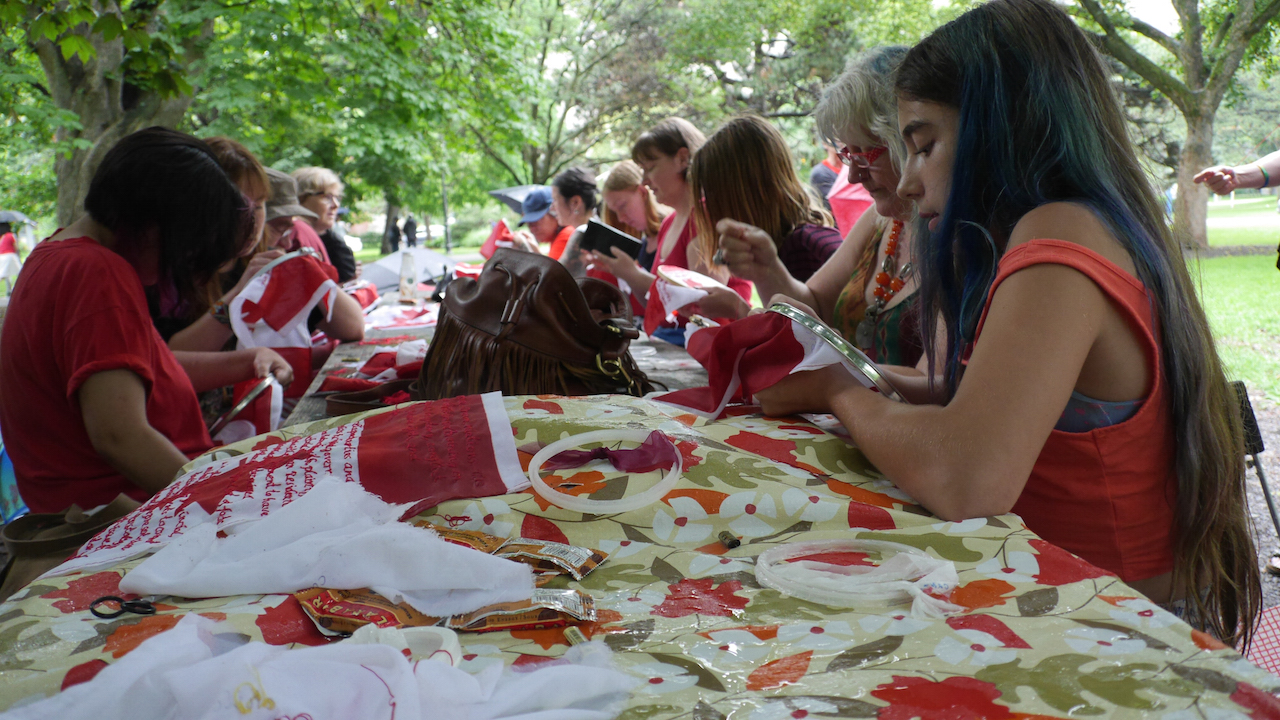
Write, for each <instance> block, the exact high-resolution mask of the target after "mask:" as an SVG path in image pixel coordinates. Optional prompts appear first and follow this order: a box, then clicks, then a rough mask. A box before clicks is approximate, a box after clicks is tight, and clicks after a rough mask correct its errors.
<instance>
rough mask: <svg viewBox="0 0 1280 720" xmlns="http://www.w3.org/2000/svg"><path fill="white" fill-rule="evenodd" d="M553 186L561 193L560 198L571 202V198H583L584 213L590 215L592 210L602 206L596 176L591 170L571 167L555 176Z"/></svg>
mask: <svg viewBox="0 0 1280 720" xmlns="http://www.w3.org/2000/svg"><path fill="white" fill-rule="evenodd" d="M551 184H552V185H554V186H555V188H556V189H557V190H559V191H560V197H562V198H564V199H565V202H568V201H569V198H575V197H580V198H582V211H583V212H585V213H586V214H588V215H590V214H591V211H592V210H595V209H596V207H597V206H598V205H599V204H600V201H599V199H598V198H597V195H596V193H597V192H599V189H598V188H597V187H596V174H595V173H593V172H591V169H590V168H585V167H581V166H579V167H571V168H569V169H568V170H565V171H563V172H561V173H560V174H559V175H556V176H555V179H553V180H552V181H551Z"/></svg>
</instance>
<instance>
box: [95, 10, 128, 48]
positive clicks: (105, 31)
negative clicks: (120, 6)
mask: <svg viewBox="0 0 1280 720" xmlns="http://www.w3.org/2000/svg"><path fill="white" fill-rule="evenodd" d="M92 32H95V33H97V34H99V35H101V36H102V39H103V40H106V41H107V42H111V41H112V40H115V39H116V38H118V37H120V36H121V35H122V34H124V23H122V22H120V16H119V15H113V14H110V13H108V14H106V15H99V16H98V20H97V22H95V23H94V24H93V30H92Z"/></svg>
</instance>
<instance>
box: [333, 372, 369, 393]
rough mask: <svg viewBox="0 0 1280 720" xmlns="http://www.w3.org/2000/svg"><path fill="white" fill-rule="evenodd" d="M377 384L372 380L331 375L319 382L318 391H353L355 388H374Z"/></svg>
mask: <svg viewBox="0 0 1280 720" xmlns="http://www.w3.org/2000/svg"><path fill="white" fill-rule="evenodd" d="M379 385H381V383H378V382H374V381H373V380H364V379H362V378H344V377H333V376H332V375H331V376H329V377H327V378H325V379H324V381H323V382H321V383H320V392H354V391H357V390H369V389H371V388H376V387H378V386H379Z"/></svg>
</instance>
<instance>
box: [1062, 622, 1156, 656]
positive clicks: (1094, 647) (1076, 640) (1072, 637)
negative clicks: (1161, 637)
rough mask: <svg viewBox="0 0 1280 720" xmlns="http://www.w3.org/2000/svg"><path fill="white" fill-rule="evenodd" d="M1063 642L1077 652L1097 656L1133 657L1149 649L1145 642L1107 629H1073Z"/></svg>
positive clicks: (1068, 632)
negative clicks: (1132, 655)
mask: <svg viewBox="0 0 1280 720" xmlns="http://www.w3.org/2000/svg"><path fill="white" fill-rule="evenodd" d="M1063 640H1064V641H1065V642H1066V643H1067V645H1070V646H1071V649H1072V650H1075V651H1076V652H1080V653H1092V654H1095V655H1131V654H1133V653H1137V652H1142V651H1143V650H1146V649H1147V643H1146V642H1145V641H1142V640H1138V639H1137V638H1131V637H1129V636H1128V635H1125V634H1124V633H1121V632H1116V631H1115V630H1108V629H1106V628H1092V627H1078V628H1071V629H1070V630H1068V631H1067V633H1066V636H1065V637H1063Z"/></svg>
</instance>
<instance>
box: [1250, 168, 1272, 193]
mask: <svg viewBox="0 0 1280 720" xmlns="http://www.w3.org/2000/svg"><path fill="white" fill-rule="evenodd" d="M1253 167H1254V168H1255V169H1256V170H1257V171H1258V176H1259V177H1260V178H1261V181H1260V182H1261V183H1262V184H1261V185H1259V186H1258V187H1260V188H1264V187H1270V186H1271V173H1269V172H1267V169H1266V168H1264V167H1262V163H1260V162H1256V163H1254V164H1253Z"/></svg>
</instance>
